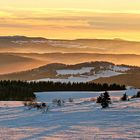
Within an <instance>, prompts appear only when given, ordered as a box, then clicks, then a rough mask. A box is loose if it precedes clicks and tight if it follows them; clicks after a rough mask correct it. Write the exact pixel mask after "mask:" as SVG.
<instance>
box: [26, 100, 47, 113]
mask: <svg viewBox="0 0 140 140" xmlns="http://www.w3.org/2000/svg"><path fill="white" fill-rule="evenodd" d="M24 106H26V107H28V109H29V110H30V109H32V108H36V109H37V110H42V111H43V113H45V112H47V111H48V110H49V106H48V105H47V104H46V103H37V102H24Z"/></svg>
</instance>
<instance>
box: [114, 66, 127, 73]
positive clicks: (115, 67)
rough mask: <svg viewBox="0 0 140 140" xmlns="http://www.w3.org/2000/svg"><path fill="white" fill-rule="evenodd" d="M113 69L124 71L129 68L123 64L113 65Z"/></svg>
mask: <svg viewBox="0 0 140 140" xmlns="http://www.w3.org/2000/svg"><path fill="white" fill-rule="evenodd" d="M113 70H114V71H121V72H125V71H128V70H130V68H129V67H124V66H114V67H113Z"/></svg>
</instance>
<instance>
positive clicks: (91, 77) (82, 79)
mask: <svg viewBox="0 0 140 140" xmlns="http://www.w3.org/2000/svg"><path fill="white" fill-rule="evenodd" d="M61 72H62V71H61ZM69 72H70V71H69ZM67 73H68V72H67ZM63 74H64V73H63ZM120 74H122V73H120V72H115V71H111V70H105V71H101V72H100V73H97V74H94V75H89V76H88V75H80V76H70V77H68V78H54V79H53V78H43V79H39V80H37V81H53V82H62V83H68V82H71V83H72V82H78V83H79V82H89V81H92V80H95V79H98V78H100V77H111V76H116V75H120Z"/></svg>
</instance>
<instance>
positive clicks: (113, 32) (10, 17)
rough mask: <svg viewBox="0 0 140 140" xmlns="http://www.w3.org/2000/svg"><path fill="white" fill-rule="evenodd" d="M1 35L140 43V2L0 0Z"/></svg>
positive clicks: (106, 0)
mask: <svg viewBox="0 0 140 140" xmlns="http://www.w3.org/2000/svg"><path fill="white" fill-rule="evenodd" d="M0 35H27V36H42V37H46V38H65V39H75V38H122V39H127V40H138V41H140V0H24V1H22V0H1V1H0Z"/></svg>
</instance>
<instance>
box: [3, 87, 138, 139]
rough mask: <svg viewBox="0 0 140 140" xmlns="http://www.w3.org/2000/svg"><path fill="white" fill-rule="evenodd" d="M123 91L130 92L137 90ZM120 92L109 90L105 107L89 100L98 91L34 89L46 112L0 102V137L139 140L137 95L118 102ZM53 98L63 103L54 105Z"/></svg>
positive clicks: (132, 93)
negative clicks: (111, 101)
mask: <svg viewBox="0 0 140 140" xmlns="http://www.w3.org/2000/svg"><path fill="white" fill-rule="evenodd" d="M126 92H127V94H129V96H131V95H134V94H136V92H137V90H135V89H131V90H130V89H129V90H127V91H126ZM123 93H125V91H113V92H110V95H111V97H112V99H113V100H114V102H113V104H111V105H110V108H108V109H101V107H100V105H98V104H96V103H95V102H93V101H92V102H91V101H90V98H95V97H97V96H98V95H99V94H100V92H43V93H36V95H37V100H38V101H42V102H47V103H48V104H49V105H50V111H49V112H47V113H42V112H41V111H39V110H36V109H32V110H27V109H26V108H25V107H24V106H23V104H22V102H4V101H3V102H0V140H114V139H115V140H139V139H140V99H132V100H131V101H129V102H121V101H119V100H118V99H119V98H120V96H122V94H123ZM70 97H71V98H74V102H72V103H69V102H68V98H70ZM55 98H57V99H59V98H61V99H64V100H65V102H66V103H65V104H64V106H62V107H56V106H54V105H53V104H52V100H53V99H55Z"/></svg>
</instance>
